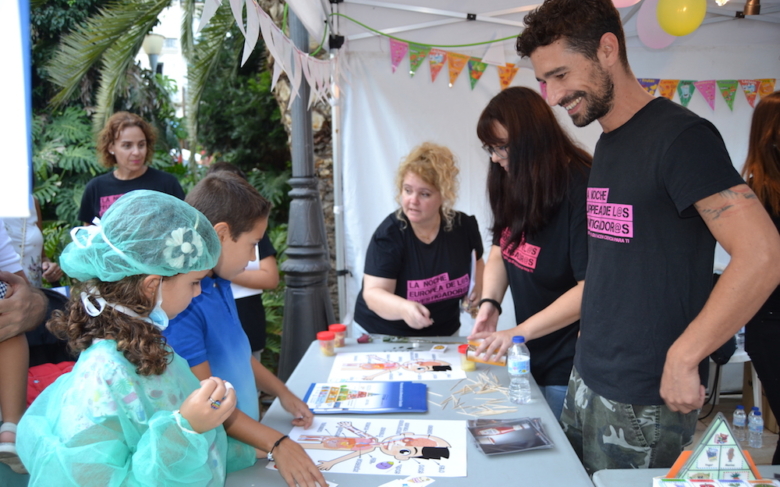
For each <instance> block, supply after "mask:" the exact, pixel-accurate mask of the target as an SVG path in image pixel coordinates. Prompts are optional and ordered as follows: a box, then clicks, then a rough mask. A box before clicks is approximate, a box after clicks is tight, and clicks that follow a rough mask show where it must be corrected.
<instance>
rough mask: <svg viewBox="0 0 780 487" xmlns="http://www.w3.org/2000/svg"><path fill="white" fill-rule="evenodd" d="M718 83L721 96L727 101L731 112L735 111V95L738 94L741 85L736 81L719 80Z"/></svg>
mask: <svg viewBox="0 0 780 487" xmlns="http://www.w3.org/2000/svg"><path fill="white" fill-rule="evenodd" d="M717 83H718V89H719V90H720V94H721V95H722V96H723V99H724V100H726V105H728V106H729V110H731V111H734V95H735V94H736V93H737V86H738V85H739V83H737V80H735V79H719V80H718V81H717Z"/></svg>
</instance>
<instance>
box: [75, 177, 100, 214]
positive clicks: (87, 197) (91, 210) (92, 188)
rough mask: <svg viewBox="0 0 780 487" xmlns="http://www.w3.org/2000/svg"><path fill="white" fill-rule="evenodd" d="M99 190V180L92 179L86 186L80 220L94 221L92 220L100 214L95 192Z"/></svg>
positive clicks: (82, 196)
mask: <svg viewBox="0 0 780 487" xmlns="http://www.w3.org/2000/svg"><path fill="white" fill-rule="evenodd" d="M96 192H97V180H96V179H94V178H93V179H92V180H91V181H90V182H88V183H87V187H86V188H84V193H83V194H82V195H81V206H80V207H79V214H78V219H79V221H80V222H86V223H92V220H93V219H94V218H95V217H96V216H98V212H97V211H96V209H95V193H96Z"/></svg>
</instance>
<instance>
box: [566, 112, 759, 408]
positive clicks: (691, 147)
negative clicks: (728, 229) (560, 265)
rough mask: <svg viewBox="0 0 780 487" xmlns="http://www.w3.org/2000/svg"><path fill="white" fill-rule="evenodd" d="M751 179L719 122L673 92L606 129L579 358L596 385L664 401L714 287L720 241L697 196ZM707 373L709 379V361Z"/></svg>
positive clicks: (592, 211)
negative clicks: (680, 343) (676, 354)
mask: <svg viewBox="0 0 780 487" xmlns="http://www.w3.org/2000/svg"><path fill="white" fill-rule="evenodd" d="M743 183H744V181H743V180H742V178H741V177H739V174H737V171H736V170H735V169H734V167H733V166H732V164H731V160H730V159H729V155H728V152H727V151H726V147H725V145H724V144H723V139H722V138H721V137H720V134H719V133H718V131H717V129H716V128H715V127H714V126H713V125H712V124H711V123H710V122H708V121H707V120H704V119H703V118H700V117H699V116H697V115H695V114H694V113H692V112H690V111H689V110H687V109H685V108H683V107H681V106H679V105H677V104H675V103H672V102H671V101H669V100H666V99H664V98H658V99H655V100H653V101H651V102H650V103H648V104H647V105H646V106H645V107H643V108H642V109H641V110H640V111H639V112H637V113H636V114H635V115H634V116H633V117H632V118H631V119H630V120H629V121H628V122H626V123H625V124H623V125H622V126H620V127H619V128H617V129H616V130H613V131H612V132H609V133H606V134H603V135H602V136H601V138H600V139H599V142H598V144H597V145H596V152H595V154H594V158H593V168H592V169H591V173H590V180H589V182H588V193H587V214H588V223H587V227H588V270H587V274H586V277H585V290H584V294H583V302H582V318H581V322H580V328H581V330H582V335H581V336H580V338H579V340H578V342H577V354H576V356H575V359H574V364H575V366H576V367H577V370H578V371H579V372H580V374H581V375H582V378H583V380H584V382H585V384H586V385H587V386H588V387H589V388H591V389H592V390H593V391H595V392H596V393H598V394H600V395H602V396H604V397H606V398H608V399H611V400H614V401H618V402H621V403H626V404H643V405H650V404H663V400H662V399H661V396H660V392H659V391H660V383H661V375H662V373H663V366H664V362H665V360H666V353H667V351H668V350H669V347H670V346H671V345H672V343H674V341H675V340H677V338H678V337H679V336H680V335H681V334H682V333H683V331H684V330H685V328H686V327H687V326H688V324H689V323H690V322H691V321H692V320H693V319H694V318H695V317H696V316H697V315H698V314H699V312H700V311H701V309H702V307H703V306H704V303H705V302H706V300H707V298H708V297H709V294H710V291H711V290H712V266H713V260H714V252H715V239H714V237H713V236H712V234H711V233H710V232H709V229H708V228H707V226H706V224H705V223H704V221H703V220H702V219H701V217H700V216H699V215H698V213H697V211H696V209H695V208H694V207H693V204H694V203H696V202H697V201H699V200H701V199H703V198H706V197H708V196H711V195H713V194H716V193H718V192H720V191H723V190H726V189H728V188H731V187H733V186H736V185H738V184H743ZM700 375H701V378H702V381H703V383H704V381H706V377H707V371H706V361H705V362H703V363H702V366H701V367H700Z"/></svg>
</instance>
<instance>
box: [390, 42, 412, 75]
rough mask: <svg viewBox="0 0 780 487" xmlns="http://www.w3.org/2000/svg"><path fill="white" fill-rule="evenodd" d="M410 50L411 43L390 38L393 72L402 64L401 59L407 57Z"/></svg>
mask: <svg viewBox="0 0 780 487" xmlns="http://www.w3.org/2000/svg"><path fill="white" fill-rule="evenodd" d="M407 52H409V44H407V43H405V42H401V41H397V40H395V39H390V62H391V63H392V65H393V72H394V73H395V68H397V67H398V65H399V64H401V61H403V59H404V58H405V57H406V53H407Z"/></svg>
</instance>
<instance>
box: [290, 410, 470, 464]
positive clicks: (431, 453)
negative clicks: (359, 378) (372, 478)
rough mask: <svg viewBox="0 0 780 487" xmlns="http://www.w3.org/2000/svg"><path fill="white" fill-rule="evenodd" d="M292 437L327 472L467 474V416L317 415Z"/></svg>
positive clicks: (297, 428) (291, 434) (294, 431)
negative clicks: (463, 418)
mask: <svg viewBox="0 0 780 487" xmlns="http://www.w3.org/2000/svg"><path fill="white" fill-rule="evenodd" d="M290 438H291V439H292V440H294V441H295V442H297V443H298V444H300V445H301V446H302V447H303V448H304V449H305V450H306V453H308V454H309V456H310V457H311V459H312V460H313V461H314V464H315V465H317V466H318V467H319V468H320V470H322V471H325V472H335V473H356V474H370V475H406V476H410V475H425V476H428V477H465V476H466V447H467V432H466V422H465V421H435V420H423V419H378V418H374V417H369V418H367V417H353V418H343V417H341V418H332V417H331V418H323V417H321V416H315V417H314V424H313V425H312V426H311V427H310V428H309V429H303V428H301V427H295V428H293V430H292V431H291V432H290Z"/></svg>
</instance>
